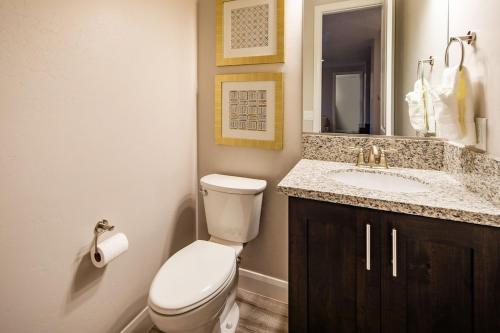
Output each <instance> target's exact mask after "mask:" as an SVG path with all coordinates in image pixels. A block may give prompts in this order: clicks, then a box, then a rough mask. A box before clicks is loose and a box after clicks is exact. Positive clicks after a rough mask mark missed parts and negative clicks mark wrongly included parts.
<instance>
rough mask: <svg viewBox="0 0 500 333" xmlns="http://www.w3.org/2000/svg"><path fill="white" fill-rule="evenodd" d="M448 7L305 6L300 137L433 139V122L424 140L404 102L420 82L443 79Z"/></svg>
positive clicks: (370, 0)
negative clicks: (403, 137) (384, 136)
mask: <svg viewBox="0 0 500 333" xmlns="http://www.w3.org/2000/svg"><path fill="white" fill-rule="evenodd" d="M448 6H449V5H448V0H439V1H435V0H434V1H433V0H343V1H338V0H304V18H303V19H304V24H303V131H304V132H313V133H343V134H370V135H401V136H416V135H418V136H424V135H425V136H433V135H434V134H435V126H433V122H432V119H431V120H429V121H428V123H427V124H426V126H427V127H426V131H425V133H422V132H419V131H416V130H415V129H414V128H413V127H412V124H411V121H410V114H409V107H408V102H407V98H406V95H407V94H408V92H410V91H411V90H412V89H413V88H414V84H415V83H416V82H417V80H418V79H419V78H421V79H422V80H423V78H425V79H426V80H429V82H434V81H436V80H439V78H440V72H441V71H442V70H443V68H444V63H443V62H444V59H441V58H442V54H443V52H444V49H445V48H446V45H447V40H448ZM431 63H432V64H431ZM419 64H420V65H419ZM417 67H418V69H417ZM417 70H418V74H417Z"/></svg>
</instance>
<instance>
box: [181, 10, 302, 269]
mask: <svg viewBox="0 0 500 333" xmlns="http://www.w3.org/2000/svg"><path fill="white" fill-rule="evenodd" d="M179 2H182V1H179ZM301 19H302V1H285V57H286V62H285V64H268V65H252V66H229V67H216V66H215V1H214V0H199V1H198V52H199V53H198V55H199V56H198V172H199V175H200V176H204V175H206V174H208V173H212V172H219V173H227V174H232V175H239V176H247V177H255V178H261V179H266V180H267V181H268V186H267V189H266V191H265V193H264V202H263V207H262V219H261V225H260V227H261V229H260V233H259V236H258V237H257V238H256V239H254V240H253V241H251V242H250V243H249V244H248V245H247V246H246V247H245V249H244V250H243V260H242V265H243V267H244V268H246V269H250V270H253V271H257V272H259V273H262V274H266V275H271V276H274V277H278V278H281V279H287V275H288V264H287V263H288V260H287V258H288V233H287V230H288V217H287V207H288V206H287V198H286V197H285V196H283V195H281V194H278V193H277V192H276V185H277V183H278V182H279V180H281V179H282V178H283V177H284V176H285V175H286V173H287V172H288V171H289V170H290V169H291V168H292V167H293V165H294V164H295V163H296V162H297V161H298V160H299V159H300V151H301V129H302V107H301V106H302V105H301V93H300V92H301V86H302V74H301V73H302V61H301V60H302V39H301V36H302V25H301ZM272 71H283V72H284V149H283V150H281V151H269V150H261V149H254V148H242V147H230V146H222V145H216V144H215V139H214V89H215V87H214V76H215V75H216V74H227V73H244V72H272ZM199 198H200V203H199V206H198V208H199V210H198V216H199V222H198V228H199V235H200V238H201V239H206V238H208V233H207V226H206V222H205V214H204V207H203V202H202V201H201V199H202V197H201V196H200V197H199Z"/></svg>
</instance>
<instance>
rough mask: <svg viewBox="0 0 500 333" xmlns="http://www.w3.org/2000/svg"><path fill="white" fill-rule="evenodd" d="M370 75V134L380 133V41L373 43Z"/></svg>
mask: <svg viewBox="0 0 500 333" xmlns="http://www.w3.org/2000/svg"><path fill="white" fill-rule="evenodd" d="M371 62H372V63H371V66H370V68H371V75H370V92H371V93H370V101H369V103H370V133H380V100H381V91H380V88H381V84H382V81H381V80H382V76H381V73H382V72H381V39H380V36H379V38H376V39H375V40H374V41H373V48H372V58H371Z"/></svg>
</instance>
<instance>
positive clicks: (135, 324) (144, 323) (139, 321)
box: [120, 306, 153, 333]
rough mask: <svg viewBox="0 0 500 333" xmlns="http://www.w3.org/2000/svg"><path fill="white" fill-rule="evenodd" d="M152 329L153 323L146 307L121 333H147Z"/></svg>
mask: <svg viewBox="0 0 500 333" xmlns="http://www.w3.org/2000/svg"><path fill="white" fill-rule="evenodd" d="M151 328H153V322H152V321H151V318H150V317H149V313H148V307H147V306H146V307H145V308H144V309H142V311H141V312H139V314H138V315H137V316H135V318H134V319H132V321H131V322H130V323H128V325H127V326H125V328H124V329H122V330H121V331H120V333H147V332H149V331H150V330H151Z"/></svg>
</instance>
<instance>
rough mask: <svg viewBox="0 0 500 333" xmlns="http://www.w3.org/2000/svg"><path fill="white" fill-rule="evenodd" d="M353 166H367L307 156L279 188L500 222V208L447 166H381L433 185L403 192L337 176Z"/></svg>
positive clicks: (371, 205) (292, 193)
mask: <svg viewBox="0 0 500 333" xmlns="http://www.w3.org/2000/svg"><path fill="white" fill-rule="evenodd" d="M353 169H355V170H367V169H364V168H359V167H355V166H353V165H352V164H350V163H340V162H330V161H318V160H307V159H303V160H301V161H299V163H297V165H296V166H295V167H294V168H293V169H292V170H291V171H290V172H289V173H288V175H287V176H286V177H285V178H283V179H282V180H281V182H280V183H279V184H278V191H279V192H281V193H283V194H286V195H288V196H292V197H299V198H305V199H312V200H320V201H327V202H333V203H339V204H345V205H352V206H358V207H365V208H373V209H379V210H385V211H392V212H399V213H405V214H412V215H419V216H427V217H433V218H440V219H446V220H453V221H459V222H467V223H474V224H480V225H488V226H493V227H500V207H498V206H495V205H494V204H493V203H491V202H490V201H487V200H486V199H484V198H481V197H480V196H479V195H477V194H475V193H472V192H470V191H469V190H467V189H466V187H465V186H464V185H463V184H462V183H460V182H459V181H458V180H456V179H455V178H454V177H453V176H451V175H450V174H448V173H446V172H444V171H437V170H422V169H404V168H390V169H387V170H386V169H376V172H380V173H390V174H397V175H399V176H401V177H403V178H407V179H412V180H418V181H419V182H421V183H424V184H426V185H427V186H428V187H429V188H430V191H427V192H417V193H398V192H386V191H377V190H368V189H364V188H360V187H354V186H350V185H345V184H343V183H341V182H338V181H336V180H335V179H333V177H332V173H334V172H338V171H344V170H353ZM366 172H373V171H370V169H368V171H366Z"/></svg>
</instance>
